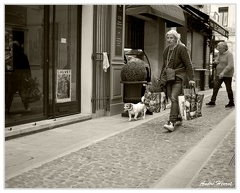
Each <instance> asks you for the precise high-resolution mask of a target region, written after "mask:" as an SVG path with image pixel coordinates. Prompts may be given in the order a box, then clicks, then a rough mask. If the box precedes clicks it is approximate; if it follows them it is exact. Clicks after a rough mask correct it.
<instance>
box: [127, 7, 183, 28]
mask: <svg viewBox="0 0 240 193" xmlns="http://www.w3.org/2000/svg"><path fill="white" fill-rule="evenodd" d="M126 15H132V16H135V17H139V18H142V19H144V18H145V19H146V20H147V19H156V18H157V17H160V18H163V19H164V20H167V22H168V21H169V22H170V23H173V24H175V25H176V27H178V26H185V17H184V13H183V10H182V9H181V8H180V7H179V6H177V5H128V6H127V9H126ZM172 27H173V26H172Z"/></svg>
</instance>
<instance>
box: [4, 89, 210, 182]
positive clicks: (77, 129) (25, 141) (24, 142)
mask: <svg viewBox="0 0 240 193" xmlns="http://www.w3.org/2000/svg"><path fill="white" fill-rule="evenodd" d="M203 93H204V94H205V97H209V96H210V95H211V93H212V90H207V91H204V92H203ZM168 113H169V110H166V111H163V112H161V113H157V114H154V115H147V116H146V119H145V120H142V119H140V120H138V121H132V122H128V119H127V118H126V117H121V115H116V116H112V117H102V118H97V119H92V120H89V121H85V122H79V123H75V124H71V125H66V126H62V127H61V128H56V129H51V130H48V131H44V132H41V133H37V134H34V135H29V136H24V137H21V138H17V139H13V140H9V141H6V142H5V177H6V179H11V178H13V177H15V176H17V175H20V174H23V173H24V172H26V171H30V170H31V171H34V168H39V167H42V165H43V164H44V166H45V165H48V164H47V163H49V164H50V163H51V164H56V163H55V162H58V160H62V159H63V161H64V162H65V161H66V163H67V165H66V166H63V167H68V160H69V157H72V156H73V160H69V161H70V162H71V163H72V162H73V164H74V163H75V159H76V161H77V159H78V157H79V155H80V154H79V153H78V150H80V149H84V148H85V150H83V151H84V152H85V151H86V150H87V149H86V147H88V146H91V148H96V147H97V142H100V141H103V140H104V139H109V140H108V142H109V141H110V142H111V140H112V139H113V140H114V138H111V136H117V134H122V135H118V138H117V139H119V138H120V140H119V141H118V142H120V141H122V142H123V141H124V140H125V139H124V138H123V140H121V138H122V137H123V136H124V133H125V132H126V131H128V130H129V131H130V129H131V128H134V129H133V130H132V131H131V132H129V133H133V135H134V133H135V130H136V132H138V130H137V128H138V126H139V127H140V125H144V124H147V123H148V122H149V124H148V127H149V126H151V124H155V120H160V121H161V117H162V119H164V120H165V119H166V118H167V117H168ZM198 121H200V119H199V120H198ZM150 122H151V123H150ZM157 124H159V123H157ZM161 124H162V123H161ZM207 124H209V123H207ZM195 126H196V128H198V127H199V123H197V124H196V125H195ZM207 127H209V126H207ZM149 129H151V128H149ZM190 131H191V130H190ZM198 131H200V130H199V129H198ZM141 132H143V133H140V134H139V135H140V136H141V137H142V136H143V135H144V132H145V131H144V130H142V131H141ZM153 132H155V134H154V135H159V134H160V135H159V136H151V137H153V138H154V140H155V138H156V137H160V138H159V139H163V140H164V141H166V142H168V141H171V140H172V139H173V137H176V138H178V137H177V135H178V134H181V133H178V131H176V132H174V133H173V135H172V137H171V138H169V135H167V133H166V134H165V133H156V130H153ZM179 132H180V131H179ZM181 132H183V131H181ZM200 132H201V131H200ZM146 134H147V133H146ZM182 134H184V133H182ZM196 134H197V133H196ZM150 135H151V134H150ZM163 136H165V137H163ZM136 137H137V136H136ZM146 137H148V136H147V135H146ZM133 139H135V138H133ZM156 139H157V142H158V143H159V139H158V138H156ZM127 141H128V142H129V140H127ZM149 141H152V142H153V143H156V142H155V141H153V140H152V139H149ZM184 141H185V140H184ZM116 142H117V141H116ZM160 142H161V141H160ZM111 143H112V142H111ZM111 143H110V144H111ZM130 143H131V144H130V145H132V146H133V147H134V146H135V145H134V143H135V142H134V141H130ZM179 143H181V141H179ZM94 144H95V145H94ZM101 144H102V148H104V146H105V145H104V143H101ZM148 145H150V144H148V143H147V144H146V146H148ZM153 145H157V144H153ZM163 145H164V144H163ZM157 146H158V145H157ZM165 146H166V145H165ZM106 147H107V148H111V145H110V147H109V145H108V146H106ZM119 148H120V149H121V147H119ZM122 148H123V149H122V150H121V153H123V154H124V149H125V148H128V144H126V145H124V146H123V147H122ZM136 148H137V147H136ZM147 148H148V147H147ZM150 148H151V147H150ZM160 148H161V147H160ZM136 150H137V149H136ZM101 151H102V153H105V152H104V151H106V150H105V149H101ZM179 152H180V153H181V154H182V155H183V154H184V151H183V150H180V151H179ZM71 153H73V154H71ZM86 153H87V152H86ZM130 153H131V152H130ZM132 153H133V152H132ZM84 154H85V153H84ZM87 154H88V153H87ZM100 154H101V153H100ZM68 155H69V156H68ZM113 155H114V153H113ZM89 156H90V157H89ZM63 157H64V158H63ZM87 157H89V158H91V157H92V155H87ZM126 157H127V156H126ZM58 158H59V159H58ZM65 159H66V160H65ZM109 159H110V158H109ZM169 160H171V159H169ZM133 161H134V160H133ZM143 162H145V161H144V160H143ZM76 163H77V162H76ZM84 163H85V162H84ZM154 163H155V162H154ZM51 164H50V165H51ZM86 164H87V162H86ZM142 164H143V165H144V164H145V163H142ZM50 165H49V166H50ZM77 165H79V162H78V164H77ZM80 165H81V164H80ZM103 166H104V164H103ZM51 167H52V166H51ZM71 167H72V166H71ZM73 167H75V166H73ZM95 167H96V168H98V167H99V166H98V165H96V166H95ZM106 167H107V168H109V167H110V166H106ZM111 167H112V166H111ZM111 167H110V168H111ZM114 167H119V166H113V170H114ZM130 167H131V166H130ZM152 167H153V166H152ZM159 167H160V166H159ZM161 167H162V166H161ZM50 169H51V168H50ZM89 169H90V168H89ZM91 169H93V168H91ZM115 169H116V168H115ZM152 169H154V168H152ZM44 170H45V169H44ZM44 170H42V171H43V172H44ZM126 170H127V168H126ZM36 171H37V170H36ZM153 171H154V170H153ZM113 172H114V171H113ZM147 172H148V171H146V173H147ZM30 173H31V172H30ZM84 173H85V172H84ZM26 174H27V175H28V173H26ZM26 174H24V175H26ZM62 175H63V174H62ZM146 175H147V174H146ZM154 175H156V176H157V175H158V176H159V173H156V174H154ZM20 177H21V176H20ZM73 177H74V176H73ZM109 180H110V179H109ZM69 183H70V182H69ZM132 183H133V184H135V183H137V181H135V180H134V181H133V182H132ZM148 183H152V182H148ZM56 186H57V185H56ZM58 186H59V187H61V185H58ZM119 186H120V187H121V183H120V184H119ZM40 187H41V186H40ZM73 187H74V185H73ZM133 187H135V186H134V185H133Z"/></svg>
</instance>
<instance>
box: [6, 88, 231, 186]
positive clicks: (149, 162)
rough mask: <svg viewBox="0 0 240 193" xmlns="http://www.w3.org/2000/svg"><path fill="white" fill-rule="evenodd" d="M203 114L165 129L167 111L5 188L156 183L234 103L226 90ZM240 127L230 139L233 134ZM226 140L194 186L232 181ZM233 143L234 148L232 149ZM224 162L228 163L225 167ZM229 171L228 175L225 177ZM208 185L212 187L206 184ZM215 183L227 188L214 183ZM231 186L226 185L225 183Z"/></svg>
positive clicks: (29, 174) (25, 175)
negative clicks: (173, 128)
mask: <svg viewBox="0 0 240 193" xmlns="http://www.w3.org/2000/svg"><path fill="white" fill-rule="evenodd" d="M209 100H210V97H207V98H205V99H204V103H203V109H202V114H203V117H200V118H197V119H194V120H190V121H184V122H183V125H182V126H181V127H178V128H177V129H176V131H174V132H168V131H166V130H164V129H163V124H165V122H166V120H167V119H168V115H163V117H162V119H154V120H152V121H149V122H146V123H144V124H142V125H140V126H138V127H135V128H132V129H129V130H127V131H124V132H122V133H119V134H117V135H114V136H112V137H109V138H107V139H104V140H102V141H100V142H97V143H95V144H92V145H90V146H88V147H85V148H82V149H79V150H78V151H75V152H73V153H70V154H69V155H66V156H63V157H60V158H58V159H55V160H53V161H51V162H49V163H45V164H43V165H42V166H40V167H37V168H34V169H31V170H29V171H27V172H24V173H22V174H20V175H18V176H15V177H13V178H11V179H8V180H6V181H5V186H6V188H152V187H154V185H155V184H156V183H157V182H158V181H159V179H160V178H161V177H162V176H163V175H164V174H165V173H166V172H167V171H168V170H170V169H171V168H172V167H173V166H174V165H175V164H176V163H177V162H178V161H179V160H180V159H181V158H182V157H183V156H184V155H185V154H186V152H188V151H189V150H190V149H191V148H192V147H194V146H195V145H196V144H197V143H198V142H199V141H200V140H201V139H203V138H204V136H205V135H206V134H208V133H209V132H210V131H211V130H212V129H213V128H214V127H215V126H216V125H217V124H218V123H219V122H221V121H222V120H223V119H224V118H225V117H226V116H227V115H228V114H230V113H231V112H232V111H233V109H234V108H230V109H226V108H225V107H224V106H225V104H227V101H228V100H227V94H226V92H225V91H224V92H219V95H218V100H217V105H216V106H215V107H206V105H205V103H206V102H208V101H209ZM234 131H235V130H233V131H232V132H231V133H230V134H229V135H228V137H227V138H228V139H229V138H231V139H234V137H235V135H234V134H235V132H234ZM231 141H232V140H226V141H225V142H224V144H222V146H224V148H223V147H222V146H219V147H218V150H217V151H216V152H215V153H214V159H211V160H210V162H208V163H207V165H206V166H205V167H204V168H203V169H202V171H201V172H200V174H199V176H197V178H196V179H195V180H194V181H193V184H192V186H191V187H192V188H197V187H200V186H201V183H202V182H204V181H206V180H211V181H217V180H219V181H222V182H232V183H233V185H232V186H231V188H233V187H235V173H234V171H235V167H234V166H229V164H228V163H226V162H225V161H224V160H225V159H224V160H223V159H222V158H226V156H227V159H228V160H230V159H231V156H232V155H233V154H234V147H235V144H234V143H232V142H231ZM229 149H230V150H231V151H230V152H228V151H229ZM223 166H224V167H223ZM226 177H227V178H226ZM228 177H229V178H228ZM205 188H209V187H205ZM211 188H222V186H212V187H211ZM225 188H226V186H225Z"/></svg>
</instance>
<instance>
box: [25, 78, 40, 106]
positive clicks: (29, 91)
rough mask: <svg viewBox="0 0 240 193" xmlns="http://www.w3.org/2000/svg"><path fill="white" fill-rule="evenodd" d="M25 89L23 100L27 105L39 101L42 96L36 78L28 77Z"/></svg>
mask: <svg viewBox="0 0 240 193" xmlns="http://www.w3.org/2000/svg"><path fill="white" fill-rule="evenodd" d="M25 84H26V89H25V92H24V95H25V100H26V101H27V102H28V103H34V102H37V101H39V100H40V99H41V97H42V94H41V92H40V90H39V88H38V87H39V83H38V82H37V79H36V78H34V79H33V78H32V77H30V78H29V79H26V82H25Z"/></svg>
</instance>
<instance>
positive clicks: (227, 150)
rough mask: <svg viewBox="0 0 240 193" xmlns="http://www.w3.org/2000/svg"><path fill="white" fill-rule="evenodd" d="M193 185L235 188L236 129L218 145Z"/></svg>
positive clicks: (195, 186)
mask: <svg viewBox="0 0 240 193" xmlns="http://www.w3.org/2000/svg"><path fill="white" fill-rule="evenodd" d="M191 187H192V188H235V129H233V130H232V131H231V132H230V133H229V135H228V136H227V137H226V138H225V139H224V141H223V143H221V144H220V145H219V146H218V147H217V149H216V150H215V152H214V154H213V156H212V157H211V159H210V160H208V162H207V163H206V165H205V166H204V167H203V169H202V170H201V171H200V172H199V175H198V176H197V178H196V179H195V180H194V181H193V183H192V185H191Z"/></svg>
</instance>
